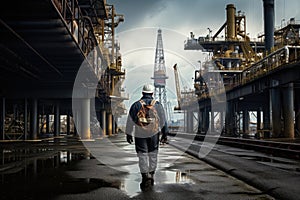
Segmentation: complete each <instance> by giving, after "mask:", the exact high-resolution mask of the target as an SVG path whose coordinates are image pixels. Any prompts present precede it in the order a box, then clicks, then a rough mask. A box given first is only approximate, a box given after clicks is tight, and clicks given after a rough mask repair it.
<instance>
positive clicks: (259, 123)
mask: <svg viewBox="0 0 300 200" xmlns="http://www.w3.org/2000/svg"><path fill="white" fill-rule="evenodd" d="M256 129H257V130H261V108H258V109H257V114H256Z"/></svg>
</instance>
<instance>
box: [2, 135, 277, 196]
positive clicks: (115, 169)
mask: <svg viewBox="0 0 300 200" xmlns="http://www.w3.org/2000/svg"><path fill="white" fill-rule="evenodd" d="M83 144H84V145H82V144H80V143H77V142H76V140H74V139H68V140H64V139H61V140H58V142H48V143H43V144H35V145H26V146H25V147H24V146H23V147H22V145H19V147H18V148H11V149H10V148H9V146H7V147H6V148H5V149H2V161H3V162H2V165H1V168H0V173H1V177H2V181H1V186H0V187H1V192H0V195H1V199H57V200H64V199H101V200H102V199H230V200H234V199H273V198H272V197H270V196H268V195H266V194H263V193H262V192H261V191H259V190H257V189H255V188H253V187H251V186H249V185H247V184H245V183H244V182H242V181H240V180H237V179H236V178H233V177H232V176H229V175H227V174H225V173H224V172H222V171H220V170H218V169H216V168H214V167H212V166H210V165H208V164H206V163H205V162H203V161H200V160H199V159H196V158H194V157H192V156H190V155H187V154H183V153H182V152H181V151H179V150H177V149H176V148H174V147H172V146H171V145H164V146H161V147H160V153H159V164H158V170H157V172H156V174H155V185H154V187H153V188H152V190H150V191H147V192H141V190H140V188H139V184H140V182H141V176H140V173H139V169H138V165H137V157H136V155H135V150H134V145H129V144H127V142H126V141H125V137H124V135H119V136H115V137H110V138H103V139H99V140H96V141H88V142H83ZM2 146H3V145H2ZM14 149H19V150H14ZM24 149H26V151H24ZM87 149H88V151H87ZM26 152H27V153H26ZM16 163H17V164H16Z"/></svg>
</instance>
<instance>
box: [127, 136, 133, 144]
mask: <svg viewBox="0 0 300 200" xmlns="http://www.w3.org/2000/svg"><path fill="white" fill-rule="evenodd" d="M126 140H127V142H128V143H129V144H131V143H132V142H133V139H132V135H128V134H126Z"/></svg>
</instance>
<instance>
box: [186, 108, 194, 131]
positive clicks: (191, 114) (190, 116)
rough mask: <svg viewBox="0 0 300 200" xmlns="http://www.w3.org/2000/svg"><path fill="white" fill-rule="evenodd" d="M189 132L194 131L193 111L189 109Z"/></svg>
mask: <svg viewBox="0 0 300 200" xmlns="http://www.w3.org/2000/svg"><path fill="white" fill-rule="evenodd" d="M186 125H187V132H188V133H192V132H193V125H194V123H193V112H192V111H187V124H186Z"/></svg>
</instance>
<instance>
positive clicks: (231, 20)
mask: <svg viewBox="0 0 300 200" xmlns="http://www.w3.org/2000/svg"><path fill="white" fill-rule="evenodd" d="M226 10H227V39H228V40H235V39H236V28H235V7H234V5H233V4H228V5H227V6H226Z"/></svg>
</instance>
